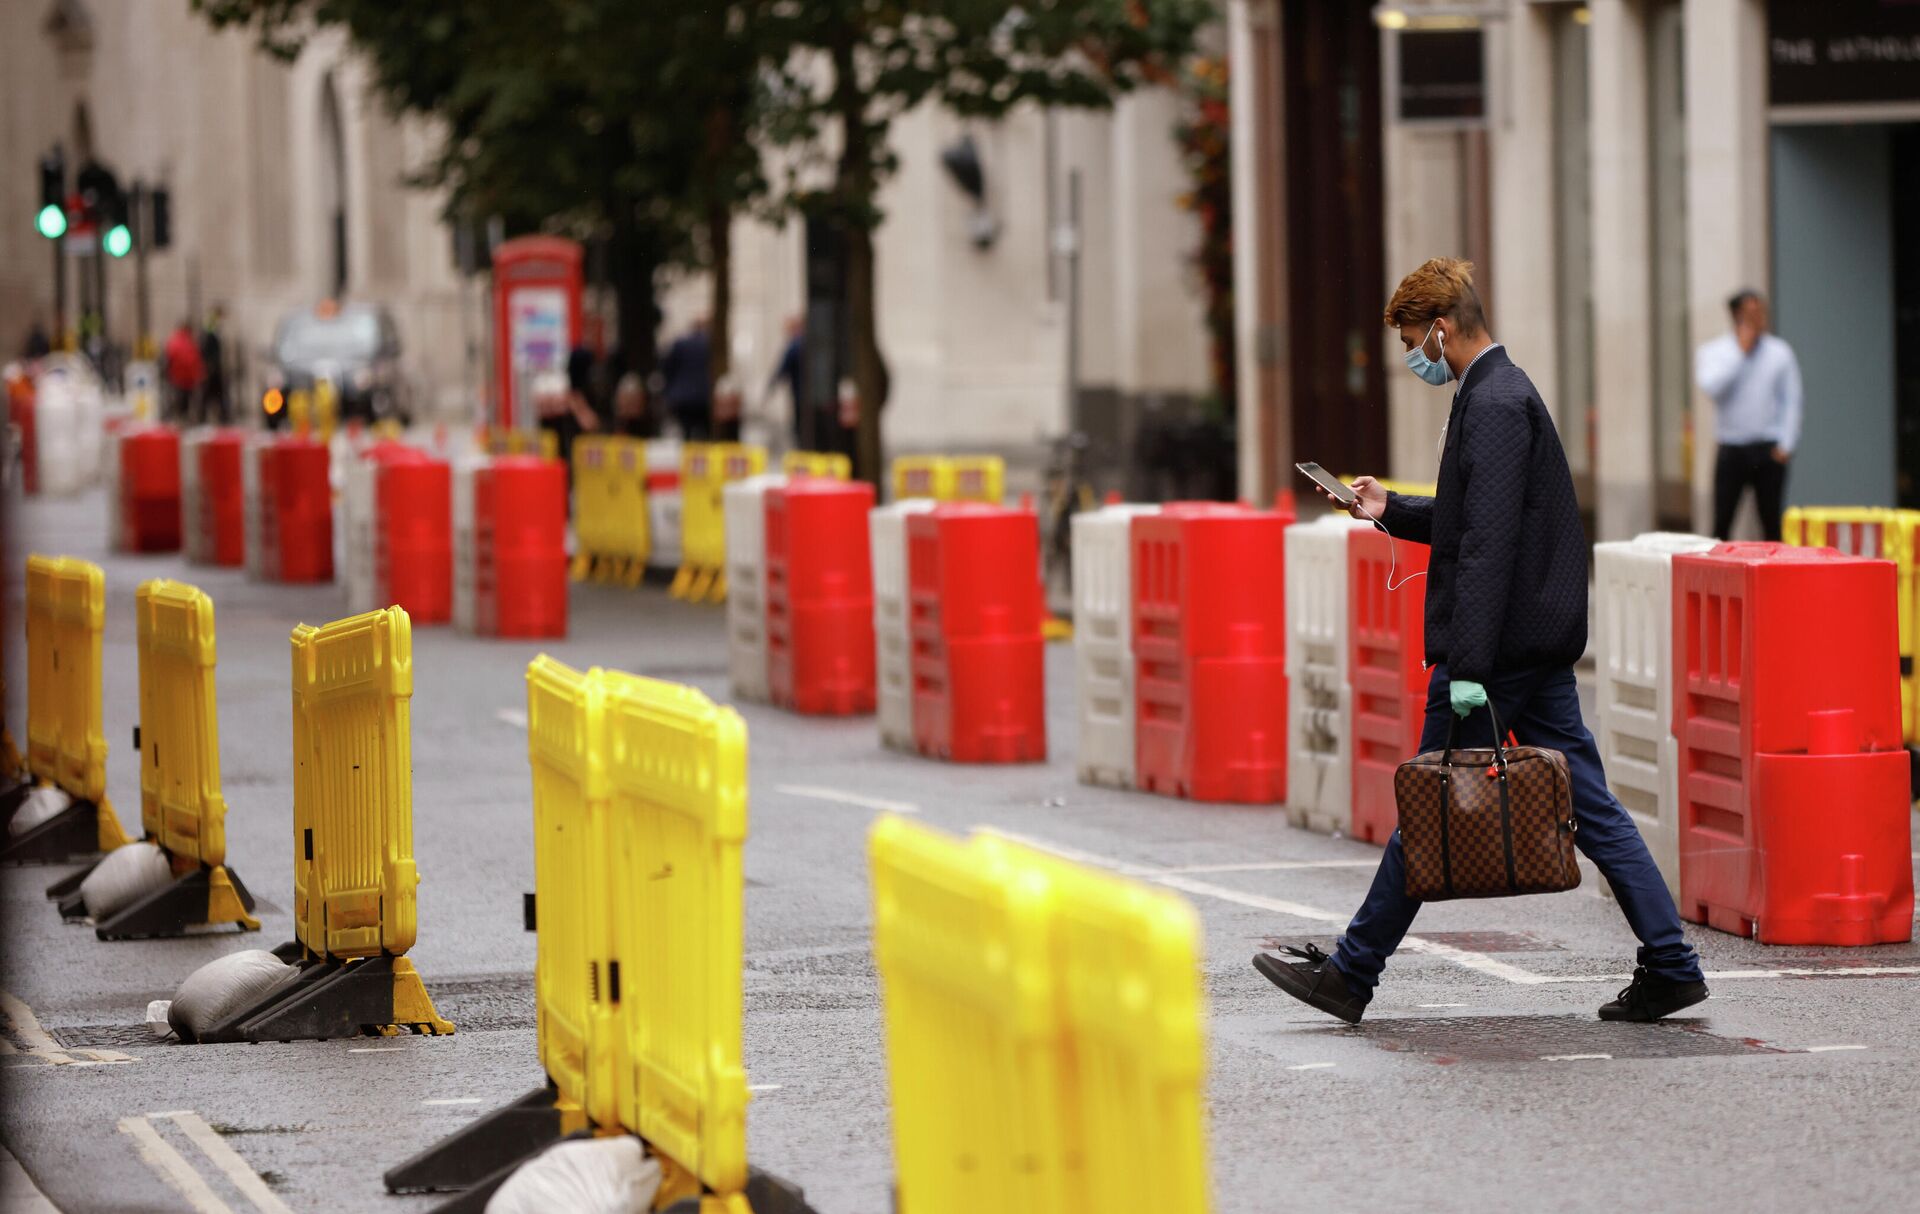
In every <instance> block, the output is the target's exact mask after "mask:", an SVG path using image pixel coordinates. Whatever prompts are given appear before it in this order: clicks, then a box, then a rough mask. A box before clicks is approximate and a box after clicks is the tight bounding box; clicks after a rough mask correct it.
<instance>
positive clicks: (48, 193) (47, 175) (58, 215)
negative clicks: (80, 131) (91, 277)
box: [33, 149, 67, 240]
mask: <svg viewBox="0 0 1920 1214" xmlns="http://www.w3.org/2000/svg"><path fill="white" fill-rule="evenodd" d="M33 226H34V227H35V228H37V229H38V230H39V232H40V234H41V235H42V236H44V237H46V238H47V239H48V240H58V239H60V238H61V237H62V236H65V235H66V234H67V162H66V158H65V157H64V156H62V155H61V154H60V152H59V150H58V149H55V150H54V151H52V152H49V153H47V154H46V155H45V156H42V157H41V158H40V210H39V211H38V212H37V213H36V214H35V215H34V217H33Z"/></svg>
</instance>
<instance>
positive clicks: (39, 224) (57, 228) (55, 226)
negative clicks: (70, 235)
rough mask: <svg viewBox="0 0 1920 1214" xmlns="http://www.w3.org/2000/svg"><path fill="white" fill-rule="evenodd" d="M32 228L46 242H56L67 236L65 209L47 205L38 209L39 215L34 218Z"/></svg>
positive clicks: (50, 204)
mask: <svg viewBox="0 0 1920 1214" xmlns="http://www.w3.org/2000/svg"><path fill="white" fill-rule="evenodd" d="M33 226H34V227H36V228H39V229H40V234H41V235H42V236H44V237H46V238H47V239H48V240H58V239H60V238H61V237H62V236H65V235H66V234H67V209H66V208H65V207H62V206H57V205H55V204H54V203H51V202H50V203H48V204H47V205H46V206H43V207H41V208H40V214H39V215H38V216H36V217H35V218H34V221H33Z"/></svg>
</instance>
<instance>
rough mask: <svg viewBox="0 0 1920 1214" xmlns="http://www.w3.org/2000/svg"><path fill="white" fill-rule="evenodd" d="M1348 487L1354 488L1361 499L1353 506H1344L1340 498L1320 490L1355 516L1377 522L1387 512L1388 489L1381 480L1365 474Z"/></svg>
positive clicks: (1357, 496) (1354, 491) (1355, 495)
mask: <svg viewBox="0 0 1920 1214" xmlns="http://www.w3.org/2000/svg"><path fill="white" fill-rule="evenodd" d="M1347 487H1348V488H1349V489H1352V490H1353V495H1354V497H1356V498H1358V499H1359V500H1358V501H1357V502H1355V503H1354V504H1353V505H1352V506H1342V505H1341V503H1340V501H1339V499H1338V498H1336V497H1334V496H1333V494H1331V493H1328V492H1327V491H1326V490H1325V489H1322V490H1320V492H1321V493H1322V494H1323V495H1324V496H1325V497H1326V499H1327V500H1328V501H1330V502H1332V503H1333V504H1334V505H1336V506H1340V508H1341V509H1343V510H1345V511H1346V512H1347V513H1348V514H1351V515H1352V516H1353V517H1355V518H1358V519H1371V520H1373V521H1376V522H1377V521H1379V520H1380V518H1381V517H1382V516H1383V515H1385V514H1386V512H1387V491H1386V489H1384V488H1382V487H1381V484H1380V482H1379V481H1377V480H1374V479H1373V478H1372V477H1371V476H1363V477H1361V478H1360V479H1358V480H1356V481H1354V482H1353V484H1351V485H1349V486H1347Z"/></svg>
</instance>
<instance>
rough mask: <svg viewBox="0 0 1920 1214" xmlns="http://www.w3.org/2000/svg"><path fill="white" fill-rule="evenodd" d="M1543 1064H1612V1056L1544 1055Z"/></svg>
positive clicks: (1542, 1056)
mask: <svg viewBox="0 0 1920 1214" xmlns="http://www.w3.org/2000/svg"><path fill="white" fill-rule="evenodd" d="M1540 1061H1542V1062H1612V1061H1613V1055H1612V1054H1542V1055H1540Z"/></svg>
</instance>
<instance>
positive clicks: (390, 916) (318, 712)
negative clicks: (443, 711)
mask: <svg viewBox="0 0 1920 1214" xmlns="http://www.w3.org/2000/svg"><path fill="white" fill-rule="evenodd" d="M292 643H293V762H294V775H293V834H294V857H293V890H294V912H293V915H294V924H295V928H296V935H297V937H298V939H299V940H300V942H301V944H303V945H305V946H306V949H307V951H308V952H310V953H312V954H314V955H315V956H319V957H341V958H347V957H372V956H375V955H378V954H380V953H391V954H393V955H395V956H399V955H400V954H402V953H405V952H406V951H407V950H408V949H410V948H412V947H413V941H414V936H415V932H416V930H417V923H416V916H415V908H414V889H415V887H416V886H417V885H419V883H420V878H419V874H418V873H417V872H416V871H415V868H414V862H413V775H412V757H411V753H410V751H411V733H412V729H411V724H410V722H409V720H408V711H407V708H408V701H409V700H411V699H412V697H413V634H412V623H411V621H410V620H409V619H408V618H407V613H406V611H405V610H403V609H401V608H399V607H388V608H386V609H384V610H381V611H369V612H367V613H366V614H364V615H356V616H350V617H348V618H347V619H344V620H337V621H335V622H334V623H331V624H327V625H324V626H322V627H319V628H315V627H313V626H312V625H309V624H301V625H300V626H298V627H297V628H295V629H294V630H293V638H292Z"/></svg>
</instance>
